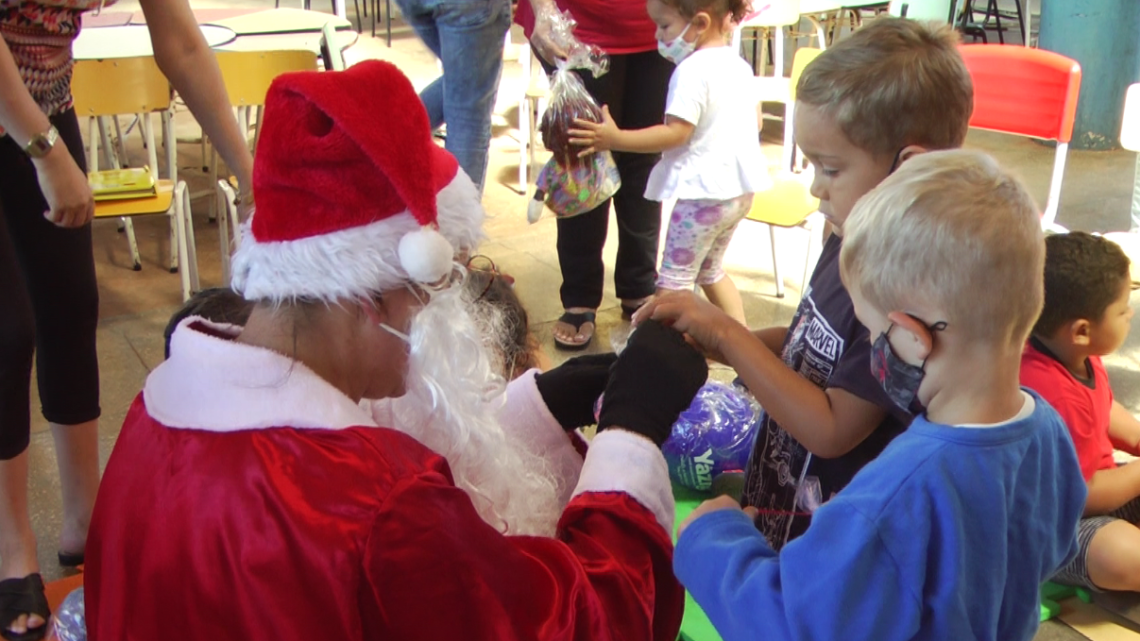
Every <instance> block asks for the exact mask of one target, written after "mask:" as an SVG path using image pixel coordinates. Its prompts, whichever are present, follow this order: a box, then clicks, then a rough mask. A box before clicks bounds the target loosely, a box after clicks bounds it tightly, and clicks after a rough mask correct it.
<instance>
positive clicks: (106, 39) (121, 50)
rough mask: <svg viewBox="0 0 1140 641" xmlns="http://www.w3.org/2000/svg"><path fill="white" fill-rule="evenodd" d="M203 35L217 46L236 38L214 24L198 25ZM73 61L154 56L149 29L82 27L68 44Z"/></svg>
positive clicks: (127, 26) (210, 43)
mask: <svg viewBox="0 0 1140 641" xmlns="http://www.w3.org/2000/svg"><path fill="white" fill-rule="evenodd" d="M198 28H199V29H201V30H202V35H203V36H205V37H206V42H207V43H208V44H209V45H210V46H211V47H217V46H220V45H223V44H226V43H229V42H233V40H234V39H235V38H236V37H237V36H236V34H234V32H233V30H232V29H227V28H226V27H218V26H214V25H199V27H198ZM71 54H72V57H73V58H75V59H76V60H106V59H108V58H135V57H139V56H153V55H154V49H153V48H152V47H151V44H150V30H149V29H147V28H146V27H145V26H143V25H132V24H127V25H121V26H111V27H93V28H87V29H83V30H81V31H80V32H79V36H78V37H77V38H76V39H75V43H74V44H72V46H71Z"/></svg>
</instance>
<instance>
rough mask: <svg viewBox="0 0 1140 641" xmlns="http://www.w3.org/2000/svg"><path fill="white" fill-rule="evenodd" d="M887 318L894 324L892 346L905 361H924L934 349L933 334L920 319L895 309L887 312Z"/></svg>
mask: <svg viewBox="0 0 1140 641" xmlns="http://www.w3.org/2000/svg"><path fill="white" fill-rule="evenodd" d="M887 320H889V321H891V322H892V323H894V324H895V329H894V331H892V332H891V338H892V346H893V347H894V348H895V350H897V351H898V352H899V356H902V357H904V359H905V360H906V361H908V362H910V361H915V362H916V363H917V362H921V361H925V360H926V359H927V357H928V356H930V352H932V351H934V336H933V335H932V333H931V331H930V329H929V328H928V327H927V326H926V325H925V324H924V323H922V322H921V321H919V320H916V319H915V318H914V317H913V316H911V315H910V314H907V313H906V312H897V311H896V312H891V313H889V314H887ZM900 330H902V331H900Z"/></svg>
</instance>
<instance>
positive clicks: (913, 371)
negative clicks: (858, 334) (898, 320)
mask: <svg viewBox="0 0 1140 641" xmlns="http://www.w3.org/2000/svg"><path fill="white" fill-rule="evenodd" d="M911 318H914V320H916V321H918V322H920V323H922V325H923V327H925V328H926V329H927V330H929V331H930V336H931V341H933V339H934V332H940V331H942V330H944V329H946V321H939V322H937V323H935V324H933V325H927V324H926V323H925V322H923V321H922V320H920V319H918V318H915V317H914V316H911ZM894 327H895V325H894V323H891V326H890V327H888V328H887V331H885V332H883V333H882V334H879V337H878V338H876V339H875V342H874V343H873V344H872V345H871V374H872V375H874V377H875V379H876V380H878V381H879V385H882V386H883V391H885V392H886V393H887V397H889V398H890V399H891V402H893V403H894V404H895V405H898V406H899V407H901V408H902V409H904V410H906V411H908V412H909V411H911V407H912V406H913V404H914V402H915V398H916V397H917V396H918V388H919V387H921V386H922V379H923V378H924V377H925V376H926V359H923V361H922V365H911V364H910V363H908V362H906V361H904V360H903V359H901V358H899V357H898V355H897V354H895V350H894V348H893V347H891V340H890V333H891V330H892V329H894ZM927 358H929V356H928V357H927Z"/></svg>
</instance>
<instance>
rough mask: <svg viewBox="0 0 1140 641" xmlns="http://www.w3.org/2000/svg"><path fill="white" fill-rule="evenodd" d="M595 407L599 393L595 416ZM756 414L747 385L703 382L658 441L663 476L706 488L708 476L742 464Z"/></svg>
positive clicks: (599, 404) (755, 425)
mask: <svg viewBox="0 0 1140 641" xmlns="http://www.w3.org/2000/svg"><path fill="white" fill-rule="evenodd" d="M601 407H602V399H601V398H599V399H598V402H597V404H596V405H595V406H594V414H595V416H597V414H598V413H599V412H600V411H601ZM760 414H761V409H760V404H759V403H757V402H756V399H755V398H753V397H752V395H751V394H749V393H748V391H747V390H745V389H743V388H741V387H736V386H733V385H726V384H724V383H719V382H717V381H709V382H707V383H705V384H704V386H703V387H701V389H700V391H698V392H697V395H696V396H694V397H693V402H692V403H691V404H690V405H689V409H687V410H685V411H684V412H681V415H680V416H679V417H677V422H676V423H674V424H673V431H672V433H671V434H670V435H669V438H668V439H666V440H665V443H664V444H663V445H662V446H661V453H662V454H664V455H665V462H666V463H667V464H668V465H669V478H670V479H671V480H672V481H673V482H674V483H676V484H678V485H683V486H685V487H687V488H690V489H693V490H699V491H701V492H708V491H710V490H711V489H712V486H713V479H714V478H716V477H718V476H719V475H721V474H724V473H726V472H735V471H740V470H743V469H744V467H745V466H746V465H747V464H748V456H749V454H751V452H752V442H753V441H755V440H756V433H757V431H758V430H759V429H760Z"/></svg>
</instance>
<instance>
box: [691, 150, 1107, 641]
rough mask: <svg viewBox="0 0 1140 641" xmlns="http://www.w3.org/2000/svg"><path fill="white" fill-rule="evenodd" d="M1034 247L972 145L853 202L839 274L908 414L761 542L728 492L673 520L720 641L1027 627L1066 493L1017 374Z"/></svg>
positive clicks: (1062, 550) (1063, 520)
mask: <svg viewBox="0 0 1140 641" xmlns="http://www.w3.org/2000/svg"><path fill="white" fill-rule="evenodd" d="M1044 257H1045V251H1044V242H1043V237H1042V232H1041V228H1040V222H1039V216H1038V213H1037V209H1036V207H1035V206H1034V204H1033V201H1032V200H1031V199H1030V197H1029V195H1028V194H1027V193H1026V191H1025V188H1024V186H1023V185H1022V184H1021V183H1020V182H1018V181H1017V180H1016V179H1014V178H1012V177H1011V176H1010V175H1009V174H1007V173H1006V172H1004V171H1003V170H1002V169H1000V168H999V167H998V166H997V164H996V163H995V162H994V161H993V159H991V158H989V157H988V156H986V155H984V154H981V153H979V152H973V151H960V150H959V151H942V152H931V153H927V154H922V155H919V156H916V157H915V158H912V159H911V160H909V161H907V162H906V163H905V164H904V165H902V166H901V167H900V168H899V169H898V170H897V171H896V172H895V173H894V174H893V175H892V176H890V177H889V178H887V179H886V180H884V181H883V182H882V184H881V185H880V186H879V187H878V188H876V189H875V190H873V191H872V192H870V193H869V194H868V195H867V196H865V197H864V198H862V199H861V200H860V201H859V202H858V204H857V205H856V206H855V208H854V210H853V212H852V214H851V216H850V218H848V220H847V222H846V224H845V226H844V241H843V248H842V251H841V253H840V270H841V274H842V276H843V281H844V284H845V285H846V286H847V289H848V291H849V292H850V295H851V299H852V301H853V303H854V306H855V314H856V315H857V316H858V318H859V320H860V321H861V322H862V323H863V324H864V325H865V326H866V327H867V329H868V330H869V331H870V335H871V337H873V343H872V347H871V354H870V362H869V363H868V367H869V370H870V371H871V372H872V373H873V374H874V376H875V378H876V379H877V380H878V381H879V383H880V384H881V385H882V388H883V390H884V391H885V393H886V394H887V395H888V396H890V398H891V399H892V401H893V402H895V403H896V404H898V405H899V406H903V407H907V406H910V405H911V404H912V403H913V402H915V401H917V402H918V403H919V405H921V406H922V407H925V408H926V409H925V412H922V413H920V414H919V415H918V416H917V417H916V418H915V419H914V422H913V423H911V425H910V427H909V428H908V429H907V431H905V432H904V433H902V434H901V435H900V436H898V437H897V438H896V439H894V441H892V443H891V444H890V445H889V446H888V447H887V448H886V450H884V451H883V453H882V454H881V455H880V456H879V457H878V458H877V459H876V460H874V461H872V462H871V463H870V464H868V465H867V466H866V467H864V468H863V470H862V471H861V472H859V474H857V475H856V476H855V478H854V479H853V480H852V482H851V483H850V484H849V485H848V486H847V487H846V488H845V489H844V490H843V491H842V492H840V493H839V494H838V495H837V496H836V497H835V498H833V499H832V500H831V501H829V502H827V503H825V504H824V505H823V506H822V507H820V508H819V509H818V510H817V511H816V512H815V515H814V518H813V520H812V523H811V526H810V527H809V528H808V529H807V531H806V532H805V533H804V535H803V536H801V537H800V538H798V539H796V540H795V541H792V542H791V543H788V544H787V545H786V546H784V548H783V550H782V551H781V552H779V553H776V552H774V551H773V550H772V548H771V547H770V546H769V545H767V544H766V542H765V541H764V538H763V537H762V536H761V535H760V533H759V532H757V531H756V528H755V527H753V525H752V518H753V515H752V514H750V513H749V512H750V511H754V508H752V509H750V510H745V511H742V510H741V508H740V506H739V505H737V504H736V503H735V501H733V500H732V499H730V498H727V497H721V498H718V499H714V500H711V501H707V502H705V503H704V504H702V505H701V506H700V507H699V508H698V509H697V510H695V511H694V512H693V514H692V516H691V517H690V518H689V519H688V520H687V521H686V522H685V523H684V524H682V526H681V533H680V538H679V540H678V542H677V548H676V552H675V554H674V569H675V571H676V573H677V576H678V578H679V579H680V580H681V582H682V583H683V584H684V585H685V586H686V587H687V588H688V589H689V591H690V592H691V593H692V594H693V597H694V598H695V599H696V600H697V602H698V603H700V604H701V606H702V607H703V608H704V610H705V612H707V613H708V615H709V618H710V619H711V620H712V622H713V623H714V625H716V626H717V628H718V629H719V630H720V632H721V634H722V635H723V636H724V638H725V640H726V641H734V640H736V639H753V638H756V635H757V632H758V631H760V630H764V631H765V638H766V639H773V640H777V639H868V640H870V639H873V640H875V641H894V640H898V639H954V640H957V639H976V640H979V641H987V640H994V641H996V640H999V639H1000V640H1001V641H1018V640H1028V639H1030V638H1031V637H1032V636H1033V634H1034V632H1035V631H1036V629H1037V625H1038V619H1039V611H1038V607H1039V606H1038V603H1039V601H1038V589H1039V586H1040V584H1041V582H1042V581H1044V580H1045V579H1046V578H1048V577H1049V576H1050V575H1051V574H1052V573H1053V572H1054V571H1055V570H1056V569H1057V568H1058V567H1059V566H1061V565H1062V564H1063V563H1065V562H1066V561H1067V560H1068V559H1070V558H1072V557H1073V555H1074V554H1075V552H1076V536H1075V535H1076V526H1077V521H1078V519H1079V518H1080V515H1081V510H1082V508H1083V507H1084V500H1085V487H1084V483H1083V480H1082V478H1081V472H1080V467H1079V465H1078V463H1077V458H1076V454H1075V452H1074V451H1073V446H1072V444H1071V442H1070V441H1069V439H1068V438H1066V429H1065V425H1064V423H1063V422H1062V421H1061V419H1060V417H1059V416H1058V415H1057V413H1056V412H1055V411H1054V410H1053V409H1052V408H1051V407H1050V406H1049V405H1048V404H1047V403H1045V402H1044V401H1043V400H1042V399H1041V397H1039V396H1037V395H1036V394H1034V393H1032V392H1028V391H1025V390H1023V389H1021V388H1020V387H1019V384H1018V370H1019V364H1020V361H1021V350H1022V347H1023V345H1024V343H1025V340H1026V338H1028V336H1029V332H1030V329H1031V328H1032V326H1033V323H1034V321H1035V320H1036V318H1037V315H1038V313H1039V312H1040V310H1041V305H1042V300H1043V269H1044ZM705 347H711V348H716V347H717V346H716V345H715V344H712V345H707V344H706V345H705Z"/></svg>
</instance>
